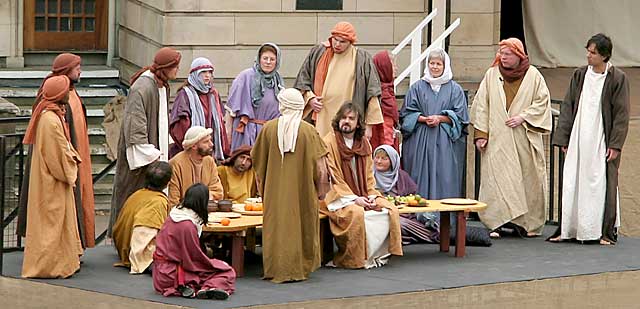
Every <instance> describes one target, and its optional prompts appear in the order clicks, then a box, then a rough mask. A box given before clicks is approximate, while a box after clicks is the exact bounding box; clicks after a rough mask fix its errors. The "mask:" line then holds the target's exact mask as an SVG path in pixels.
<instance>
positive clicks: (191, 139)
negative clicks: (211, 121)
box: [182, 126, 213, 149]
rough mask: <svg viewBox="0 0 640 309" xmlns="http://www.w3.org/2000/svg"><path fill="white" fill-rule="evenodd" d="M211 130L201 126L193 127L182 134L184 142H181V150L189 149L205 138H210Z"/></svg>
mask: <svg viewBox="0 0 640 309" xmlns="http://www.w3.org/2000/svg"><path fill="white" fill-rule="evenodd" d="M211 133H213V129H211V128H205V127H201V126H193V127H191V128H189V129H188V130H187V132H186V133H185V134H184V140H182V149H189V147H191V146H193V145H195V144H196V143H198V142H199V141H200V140H202V139H203V138H205V137H207V136H211Z"/></svg>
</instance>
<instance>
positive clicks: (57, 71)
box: [17, 53, 95, 248]
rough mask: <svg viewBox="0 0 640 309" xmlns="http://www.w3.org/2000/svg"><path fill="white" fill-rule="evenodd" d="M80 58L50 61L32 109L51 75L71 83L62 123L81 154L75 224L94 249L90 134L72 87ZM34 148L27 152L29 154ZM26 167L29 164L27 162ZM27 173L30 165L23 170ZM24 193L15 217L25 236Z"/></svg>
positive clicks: (64, 56) (85, 244)
mask: <svg viewBox="0 0 640 309" xmlns="http://www.w3.org/2000/svg"><path fill="white" fill-rule="evenodd" d="M80 62H81V58H80V56H77V55H74V54H70V53H63V54H60V55H58V56H57V57H56V58H55V60H54V61H53V66H52V68H51V73H50V74H49V75H47V77H46V78H45V80H44V81H43V83H42V86H40V89H38V95H37V98H36V101H35V103H34V108H36V107H37V105H38V104H39V102H41V101H42V99H43V90H44V89H43V87H44V83H45V82H46V81H47V80H49V79H50V78H52V77H54V76H66V77H68V78H69V80H70V82H71V84H70V89H69V100H68V102H69V105H68V106H67V107H68V108H67V109H66V115H65V120H66V123H67V125H68V128H69V136H70V138H71V144H72V145H73V147H74V148H75V149H76V150H77V151H78V154H80V159H81V160H82V163H80V164H79V165H78V179H77V184H76V186H75V188H74V190H75V197H76V211H77V213H78V222H80V225H79V231H80V239H81V240H82V245H83V247H85V248H92V247H93V246H95V212H94V198H93V179H92V178H93V177H92V171H91V151H90V149H89V145H90V144H89V135H88V133H87V118H86V113H85V110H86V108H85V106H84V104H83V103H82V99H80V96H79V95H78V92H77V91H76V89H75V87H74V84H76V83H78V81H79V80H80V73H81V67H80ZM31 152H33V149H30V153H31ZM27 164H29V163H27ZM26 169H27V172H28V171H29V169H30V166H29V165H27V167H26ZM22 185H23V186H22V192H29V179H28V178H25V179H24V181H23V184H22ZM27 204H28V201H27V194H23V195H22V196H21V198H20V216H19V218H18V222H19V225H18V230H17V231H18V235H20V236H23V237H24V235H25V229H26V218H27Z"/></svg>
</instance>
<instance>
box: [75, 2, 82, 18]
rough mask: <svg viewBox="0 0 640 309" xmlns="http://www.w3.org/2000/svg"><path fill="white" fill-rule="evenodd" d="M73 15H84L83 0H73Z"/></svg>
mask: <svg viewBox="0 0 640 309" xmlns="http://www.w3.org/2000/svg"><path fill="white" fill-rule="evenodd" d="M73 15H82V0H73Z"/></svg>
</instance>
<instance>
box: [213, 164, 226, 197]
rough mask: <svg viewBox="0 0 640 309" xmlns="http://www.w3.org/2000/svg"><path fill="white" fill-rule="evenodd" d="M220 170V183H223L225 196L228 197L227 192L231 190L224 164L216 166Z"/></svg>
mask: <svg viewBox="0 0 640 309" xmlns="http://www.w3.org/2000/svg"><path fill="white" fill-rule="evenodd" d="M216 170H217V171H218V178H220V184H221V185H222V191H223V192H224V198H225V199H226V198H227V197H228V196H227V192H229V182H228V180H227V173H226V172H225V170H224V165H220V166H218V167H216Z"/></svg>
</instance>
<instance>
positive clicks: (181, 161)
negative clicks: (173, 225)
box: [169, 126, 223, 207]
mask: <svg viewBox="0 0 640 309" xmlns="http://www.w3.org/2000/svg"><path fill="white" fill-rule="evenodd" d="M212 132H213V130H212V129H211V128H208V129H207V128H204V127H200V126H193V127H191V128H189V129H188V130H187V133H185V135H184V140H183V141H182V147H183V149H184V150H183V151H181V152H179V153H178V154H177V155H175V156H174V157H173V158H171V160H170V161H169V164H170V165H171V169H172V170H173V175H172V176H171V181H170V182H169V207H173V206H175V205H178V204H180V202H181V201H182V200H183V199H184V195H185V194H186V193H187V189H189V187H191V185H193V184H195V183H202V184H204V185H205V186H207V187H208V188H209V200H221V199H222V197H223V191H222V183H220V178H219V177H218V169H217V166H216V162H215V160H214V159H213V157H212V154H213V142H212V140H211V139H212V138H211V133H212Z"/></svg>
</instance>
